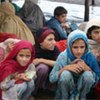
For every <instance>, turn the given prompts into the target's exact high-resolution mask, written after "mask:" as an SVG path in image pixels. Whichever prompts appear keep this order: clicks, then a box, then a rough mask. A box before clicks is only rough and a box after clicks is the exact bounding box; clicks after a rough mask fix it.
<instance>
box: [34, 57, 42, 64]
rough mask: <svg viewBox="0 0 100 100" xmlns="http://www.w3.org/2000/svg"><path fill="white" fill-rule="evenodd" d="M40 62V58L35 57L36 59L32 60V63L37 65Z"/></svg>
mask: <svg viewBox="0 0 100 100" xmlns="http://www.w3.org/2000/svg"><path fill="white" fill-rule="evenodd" d="M41 62H42V58H36V59H34V60H33V64H34V65H38V64H39V63H41Z"/></svg>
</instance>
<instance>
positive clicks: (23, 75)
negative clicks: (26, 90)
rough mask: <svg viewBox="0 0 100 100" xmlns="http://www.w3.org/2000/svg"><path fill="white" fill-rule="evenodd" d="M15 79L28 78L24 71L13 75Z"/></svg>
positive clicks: (25, 79) (27, 79)
mask: <svg viewBox="0 0 100 100" xmlns="http://www.w3.org/2000/svg"><path fill="white" fill-rule="evenodd" d="M15 80H16V81H18V80H24V81H29V80H30V79H29V78H27V75H26V74H25V73H20V74H17V75H16V76H15Z"/></svg>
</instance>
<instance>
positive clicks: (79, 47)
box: [50, 30, 100, 100]
mask: <svg viewBox="0 0 100 100" xmlns="http://www.w3.org/2000/svg"><path fill="white" fill-rule="evenodd" d="M67 43H68V44H67V45H68V48H67V49H66V50H65V51H63V52H62V53H60V55H59V56H58V58H57V60H56V64H55V65H54V67H53V69H52V71H51V73H50V82H52V83H54V82H58V87H57V91H56V96H55V98H56V99H60V100H76V99H77V100H81V99H86V94H87V93H88V92H89V91H90V88H91V87H93V85H94V84H95V83H96V82H97V81H98V78H99V77H100V70H99V65H98V63H97V61H96V59H95V56H94V55H93V54H92V53H91V52H90V50H89V44H88V39H87V36H86V34H85V33H84V32H82V31H80V30H75V31H73V32H71V33H70V34H69V36H68V41H67Z"/></svg>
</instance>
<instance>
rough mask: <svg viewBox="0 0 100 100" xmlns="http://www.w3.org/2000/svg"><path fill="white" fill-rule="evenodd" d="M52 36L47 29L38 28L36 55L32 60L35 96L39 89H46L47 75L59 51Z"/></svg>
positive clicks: (52, 32) (50, 31)
mask: <svg viewBox="0 0 100 100" xmlns="http://www.w3.org/2000/svg"><path fill="white" fill-rule="evenodd" d="M54 34H55V32H54V31H53V30H52V29H50V28H47V27H43V28H40V29H39V30H38V31H37V33H36V40H37V43H36V44H35V50H36V54H35V59H34V60H33V63H34V64H35V65H36V70H37V79H36V88H35V91H34V93H35V94H37V92H38V91H39V89H44V88H47V85H48V83H49V82H48V79H49V78H48V75H49V73H50V71H51V69H52V67H53V66H54V64H55V62H56V61H55V60H56V58H57V56H58V54H59V50H58V49H57V47H56V45H55V44H56V41H55V35H54ZM40 83H41V84H40Z"/></svg>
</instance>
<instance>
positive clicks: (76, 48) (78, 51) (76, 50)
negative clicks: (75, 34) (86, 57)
mask: <svg viewBox="0 0 100 100" xmlns="http://www.w3.org/2000/svg"><path fill="white" fill-rule="evenodd" d="M71 50H72V53H73V55H74V56H75V57H76V58H78V59H80V58H81V57H82V55H83V54H84V52H85V50H86V45H85V42H84V41H83V40H82V39H80V40H76V41H75V42H74V43H73V45H72V48H71Z"/></svg>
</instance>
